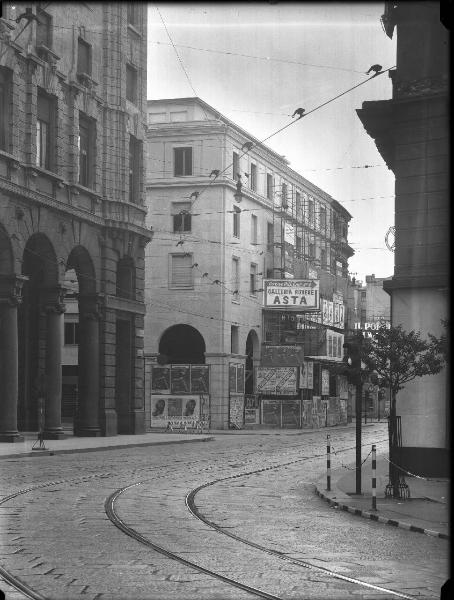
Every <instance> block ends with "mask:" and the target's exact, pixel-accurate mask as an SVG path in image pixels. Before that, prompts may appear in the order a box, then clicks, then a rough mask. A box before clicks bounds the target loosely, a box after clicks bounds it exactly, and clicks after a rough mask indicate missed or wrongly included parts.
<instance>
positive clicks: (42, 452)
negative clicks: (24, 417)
mask: <svg viewBox="0 0 454 600" xmlns="http://www.w3.org/2000/svg"><path fill="white" fill-rule="evenodd" d="M213 440H214V437H213V436H210V437H204V438H202V439H196V438H193V439H187V440H169V441H166V442H142V443H136V444H122V445H115V446H95V447H92V448H63V449H60V450H49V449H48V450H40V451H35V452H22V453H17V454H4V455H2V456H0V460H2V459H4V458H8V459H11V458H29V457H31V456H54V455H56V454H76V453H80V452H102V451H103V450H124V449H125V448H138V447H140V446H164V445H166V444H189V443H191V442H212V441H213Z"/></svg>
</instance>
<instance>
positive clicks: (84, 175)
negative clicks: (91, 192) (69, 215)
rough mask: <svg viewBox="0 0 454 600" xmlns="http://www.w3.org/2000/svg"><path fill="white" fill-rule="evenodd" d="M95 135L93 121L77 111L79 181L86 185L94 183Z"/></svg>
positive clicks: (89, 185) (90, 185)
mask: <svg viewBox="0 0 454 600" xmlns="http://www.w3.org/2000/svg"><path fill="white" fill-rule="evenodd" d="M95 135H96V125H95V121H93V119H90V118H88V117H87V116H86V115H84V114H83V113H81V112H79V183H80V185H84V186H86V187H92V186H93V184H94V159H95V151H94V148H95V146H94V139H95Z"/></svg>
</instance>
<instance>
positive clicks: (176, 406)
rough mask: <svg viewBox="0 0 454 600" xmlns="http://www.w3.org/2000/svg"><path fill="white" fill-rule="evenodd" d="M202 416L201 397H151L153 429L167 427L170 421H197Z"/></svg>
mask: <svg viewBox="0 0 454 600" xmlns="http://www.w3.org/2000/svg"><path fill="white" fill-rule="evenodd" d="M199 416H200V396H196V395H194V396H188V395H184V396H177V395H174V394H172V395H168V394H162V395H160V394H153V395H152V396H151V418H150V425H151V426H152V427H166V425H167V423H168V422H169V421H185V422H189V421H195V420H198V419H199Z"/></svg>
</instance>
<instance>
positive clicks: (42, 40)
mask: <svg viewBox="0 0 454 600" xmlns="http://www.w3.org/2000/svg"><path fill="white" fill-rule="evenodd" d="M36 16H37V17H38V20H37V21H36V48H37V51H38V56H39V57H40V58H43V59H44V60H45V59H46V57H47V52H43V50H42V49H41V50H40V46H44V47H45V48H49V50H50V49H51V48H52V17H51V16H50V15H49V14H47V13H46V12H44V11H43V10H39V9H38V10H37V11H36Z"/></svg>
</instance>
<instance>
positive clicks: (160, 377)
mask: <svg viewBox="0 0 454 600" xmlns="http://www.w3.org/2000/svg"><path fill="white" fill-rule="evenodd" d="M151 389H152V391H153V392H161V393H165V392H167V393H170V367H155V366H153V368H152V371H151Z"/></svg>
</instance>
